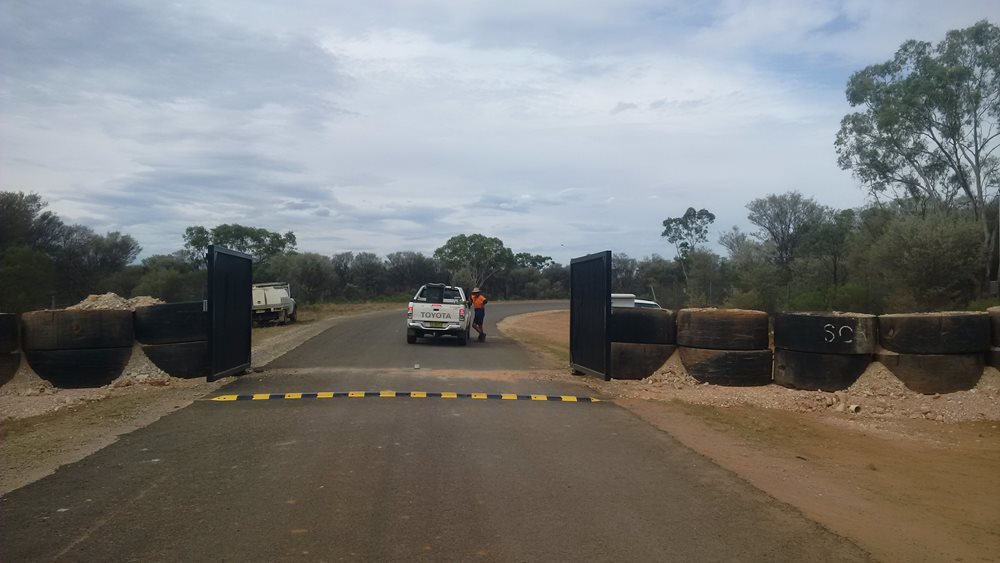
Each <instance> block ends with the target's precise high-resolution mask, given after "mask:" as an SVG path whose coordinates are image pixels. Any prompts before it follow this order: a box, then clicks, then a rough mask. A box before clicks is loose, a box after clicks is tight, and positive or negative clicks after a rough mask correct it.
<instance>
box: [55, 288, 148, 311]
mask: <svg viewBox="0 0 1000 563" xmlns="http://www.w3.org/2000/svg"><path fill="white" fill-rule="evenodd" d="M159 303H163V301H161V300H159V299H157V298H156V297H150V296H148V295H140V296H138V297H133V298H131V299H125V298H124V297H122V296H120V295H118V294H116V293H111V292H109V293H105V294H102V295H88V296H87V298H86V299H84V300H83V301H80V302H79V303H77V304H76V305H71V306H69V307H66V308H67V309H74V310H80V309H83V310H95V309H113V310H115V311H135V309H136V308H137V307H146V306H148V305H156V304H159Z"/></svg>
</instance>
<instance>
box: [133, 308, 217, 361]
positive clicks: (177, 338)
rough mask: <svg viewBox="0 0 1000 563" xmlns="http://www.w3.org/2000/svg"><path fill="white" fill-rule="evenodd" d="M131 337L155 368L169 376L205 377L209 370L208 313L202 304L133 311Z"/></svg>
mask: <svg viewBox="0 0 1000 563" xmlns="http://www.w3.org/2000/svg"><path fill="white" fill-rule="evenodd" d="M135 337H136V340H138V341H139V343H140V344H141V345H142V351H143V353H145V354H146V357H147V358H149V360H150V361H151V362H153V364H154V365H156V367H158V368H160V369H161V370H163V371H164V372H165V373H167V374H168V375H171V376H173V377H183V378H194V377H205V376H207V375H208V372H209V371H210V369H211V366H210V361H209V351H208V313H207V312H206V311H205V307H204V304H203V302H202V301H188V302H183V303H164V304H160V305H150V306H148V307H139V308H137V309H136V310H135Z"/></svg>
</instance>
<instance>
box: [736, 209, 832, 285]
mask: <svg viewBox="0 0 1000 563" xmlns="http://www.w3.org/2000/svg"><path fill="white" fill-rule="evenodd" d="M747 209H749V210H750V215H748V216H747V219H749V220H750V222H751V223H753V224H754V225H757V226H758V227H760V228H761V232H760V233H758V234H757V236H758V238H760V239H761V240H765V241H770V242H771V243H772V244H774V253H775V261H776V262H777V263H778V265H780V266H782V267H786V268H787V266H788V264H789V263H790V262H791V261H792V258H793V256H794V253H795V249H796V247H798V245H799V242H800V241H801V240H802V238H803V237H804V235H805V233H806V231H807V230H808V229H809V228H810V227H812V226H814V225H816V224H817V223H818V222H819V221H820V220H821V219H822V217H823V214H824V213H825V212H826V209H825V208H824V207H822V206H820V205H819V204H817V203H816V202H815V201H814V200H813V199H812V198H807V197H802V194H800V193H799V192H796V191H792V192H788V193H784V194H781V195H777V194H771V195H769V196H767V197H764V198H758V199H755V200H753V201H751V202H750V203H748V204H747Z"/></svg>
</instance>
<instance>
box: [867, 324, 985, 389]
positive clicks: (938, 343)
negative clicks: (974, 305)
mask: <svg viewBox="0 0 1000 563" xmlns="http://www.w3.org/2000/svg"><path fill="white" fill-rule="evenodd" d="M878 325H879V326H878V330H879V344H880V345H881V349H880V350H878V352H877V353H876V355H875V358H876V359H877V360H878V361H880V362H882V364H884V365H885V367H887V368H889V370H890V371H892V373H893V375H895V376H896V377H897V378H898V379H899V380H900V381H902V382H903V384H904V385H906V386H907V387H908V388H909V389H910V390H912V391H916V392H918V393H924V394H928V395H930V394H935V393H952V392H954V391H964V390H968V389H972V388H973V387H975V386H976V383H978V382H979V378H980V377H981V376H982V374H983V367H984V365H985V360H986V353H987V352H989V350H990V315H989V314H988V313H986V312H965V311H959V312H946V313H909V314H902V315H880V316H879V318H878Z"/></svg>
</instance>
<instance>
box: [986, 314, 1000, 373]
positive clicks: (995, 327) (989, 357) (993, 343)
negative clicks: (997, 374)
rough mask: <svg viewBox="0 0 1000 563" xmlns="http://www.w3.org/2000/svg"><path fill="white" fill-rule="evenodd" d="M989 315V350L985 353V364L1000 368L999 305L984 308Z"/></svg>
mask: <svg viewBox="0 0 1000 563" xmlns="http://www.w3.org/2000/svg"><path fill="white" fill-rule="evenodd" d="M986 313H987V314H988V315H989V316H990V350H989V352H987V353H986V365H989V366H993V367H995V368H1000V307H990V308H989V309H986Z"/></svg>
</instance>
